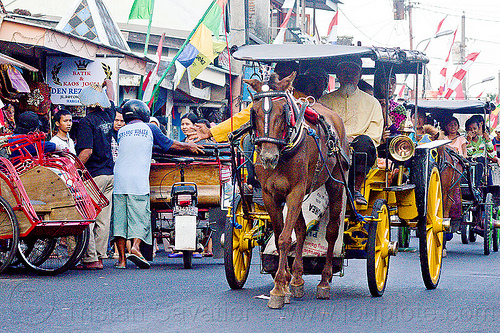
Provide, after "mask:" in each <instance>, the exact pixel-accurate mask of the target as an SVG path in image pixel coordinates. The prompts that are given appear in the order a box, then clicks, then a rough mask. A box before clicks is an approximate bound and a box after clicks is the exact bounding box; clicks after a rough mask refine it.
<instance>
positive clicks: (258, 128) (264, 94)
mask: <svg viewBox="0 0 500 333" xmlns="http://www.w3.org/2000/svg"><path fill="white" fill-rule="evenodd" d="M295 75H296V73H295V72H293V73H292V74H291V75H290V76H288V77H286V78H284V79H283V80H281V81H279V80H278V79H277V76H275V75H272V76H271V81H270V82H269V83H263V82H261V81H259V80H257V79H252V80H245V82H246V83H247V84H249V85H250V86H251V87H252V88H253V89H254V90H255V91H256V92H257V93H256V94H255V95H253V96H252V99H253V107H252V109H251V110H250V124H251V128H252V136H253V141H254V144H255V147H256V151H257V154H258V155H259V157H260V159H261V162H262V164H263V166H264V168H265V169H268V170H272V169H274V168H276V166H277V165H278V161H279V155H280V151H281V150H282V149H283V148H284V147H285V146H286V145H287V144H288V140H289V137H290V128H291V126H294V125H295V124H294V122H295V114H294V111H293V109H292V108H293V105H292V103H293V102H291V97H290V95H289V94H288V93H287V92H286V91H287V90H289V89H290V87H291V86H292V83H293V80H294V79H295Z"/></svg>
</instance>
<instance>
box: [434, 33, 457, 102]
mask: <svg viewBox="0 0 500 333" xmlns="http://www.w3.org/2000/svg"><path fill="white" fill-rule="evenodd" d="M457 31H458V28H457V29H455V32H454V33H453V39H452V41H451V45H450V50H449V51H448V56H447V57H446V60H445V61H444V67H443V69H441V71H440V72H439V75H440V76H441V83H440V84H439V89H438V95H439V96H441V95H442V94H443V93H444V90H445V87H446V72H447V70H448V63H449V62H450V55H451V50H452V49H453V44H455V38H456V37H457Z"/></svg>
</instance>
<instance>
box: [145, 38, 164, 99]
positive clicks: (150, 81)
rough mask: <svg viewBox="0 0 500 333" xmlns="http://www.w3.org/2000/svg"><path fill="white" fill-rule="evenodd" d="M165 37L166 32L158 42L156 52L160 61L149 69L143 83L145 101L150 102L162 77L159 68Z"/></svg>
mask: <svg viewBox="0 0 500 333" xmlns="http://www.w3.org/2000/svg"><path fill="white" fill-rule="evenodd" d="M164 38H165V33H163V34H162V35H161V38H160V42H159V43H158V47H157V48H156V54H157V55H158V62H157V63H156V66H155V67H154V68H153V69H152V70H151V71H149V73H148V75H147V76H146V79H145V80H144V83H143V84H142V91H144V94H143V95H142V100H143V102H146V103H148V102H150V101H151V96H152V95H153V90H154V88H155V85H156V83H158V81H159V79H160V77H159V76H158V69H159V67H160V62H161V54H162V51H163V39H164Z"/></svg>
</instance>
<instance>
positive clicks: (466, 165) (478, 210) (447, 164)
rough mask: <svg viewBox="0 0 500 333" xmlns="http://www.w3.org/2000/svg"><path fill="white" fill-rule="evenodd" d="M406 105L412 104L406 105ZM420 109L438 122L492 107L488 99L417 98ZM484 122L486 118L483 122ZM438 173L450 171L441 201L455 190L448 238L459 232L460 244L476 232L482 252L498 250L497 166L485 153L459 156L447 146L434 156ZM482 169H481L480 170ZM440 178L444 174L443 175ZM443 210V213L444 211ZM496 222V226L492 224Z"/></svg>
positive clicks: (499, 175) (482, 112)
mask: <svg viewBox="0 0 500 333" xmlns="http://www.w3.org/2000/svg"><path fill="white" fill-rule="evenodd" d="M408 107H409V108H412V107H414V105H412V104H409V105H408ZM418 109H419V110H420V111H421V112H425V113H428V114H430V115H431V116H432V117H433V118H434V119H435V120H437V121H438V122H440V123H442V121H443V120H444V119H445V118H446V117H450V116H453V115H454V116H457V115H467V116H471V115H482V116H483V119H487V115H489V113H490V112H491V111H493V110H494V109H495V106H494V105H493V104H492V103H490V102H485V101H478V100H462V101H459V100H456V101H455V100H450V101H447V100H446V101H445V100H438V101H421V102H420V103H419V105H418ZM485 124H486V125H487V124H488V123H487V121H486V122H485ZM438 160H439V161H438V164H439V169H440V172H441V173H443V172H445V171H448V172H451V176H449V177H451V179H450V181H449V182H446V183H449V187H451V188H443V196H444V198H443V200H444V202H445V206H446V203H447V201H453V200H454V197H453V193H452V192H453V190H454V188H455V187H456V190H458V192H459V197H458V198H459V201H458V202H453V203H451V202H450V207H451V208H450V219H451V233H450V234H448V235H449V236H448V238H449V239H448V240H451V237H453V233H459V234H460V236H461V240H462V243H463V244H467V243H469V242H475V241H476V235H479V236H481V237H483V244H484V247H483V248H484V249H483V250H484V251H483V252H484V254H485V255H488V254H490V251H491V249H492V248H493V251H495V252H497V251H498V244H499V236H500V232H498V229H497V228H498V227H500V225H499V224H498V222H497V221H498V214H499V209H498V207H499V206H500V168H499V166H498V165H497V164H496V163H493V162H491V161H489V159H488V157H487V152H486V150H485V155H484V157H483V158H480V159H470V158H467V159H465V158H463V157H462V156H460V155H459V154H457V153H456V152H455V151H454V150H452V149H451V148H445V150H443V151H442V153H441V154H439V156H438ZM483 170H484V171H483ZM443 180H444V176H443ZM446 213H447V212H446ZM494 224H496V225H494Z"/></svg>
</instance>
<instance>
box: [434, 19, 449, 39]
mask: <svg viewBox="0 0 500 333" xmlns="http://www.w3.org/2000/svg"><path fill="white" fill-rule="evenodd" d="M447 17H448V15H446V16H445V17H444V19H442V20H441V21H440V22H439V24H438V28H437V30H436V33H435V34H436V35H437V33H438V32H439V31H441V26H442V25H443V22H444V20H446V18H447Z"/></svg>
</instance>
